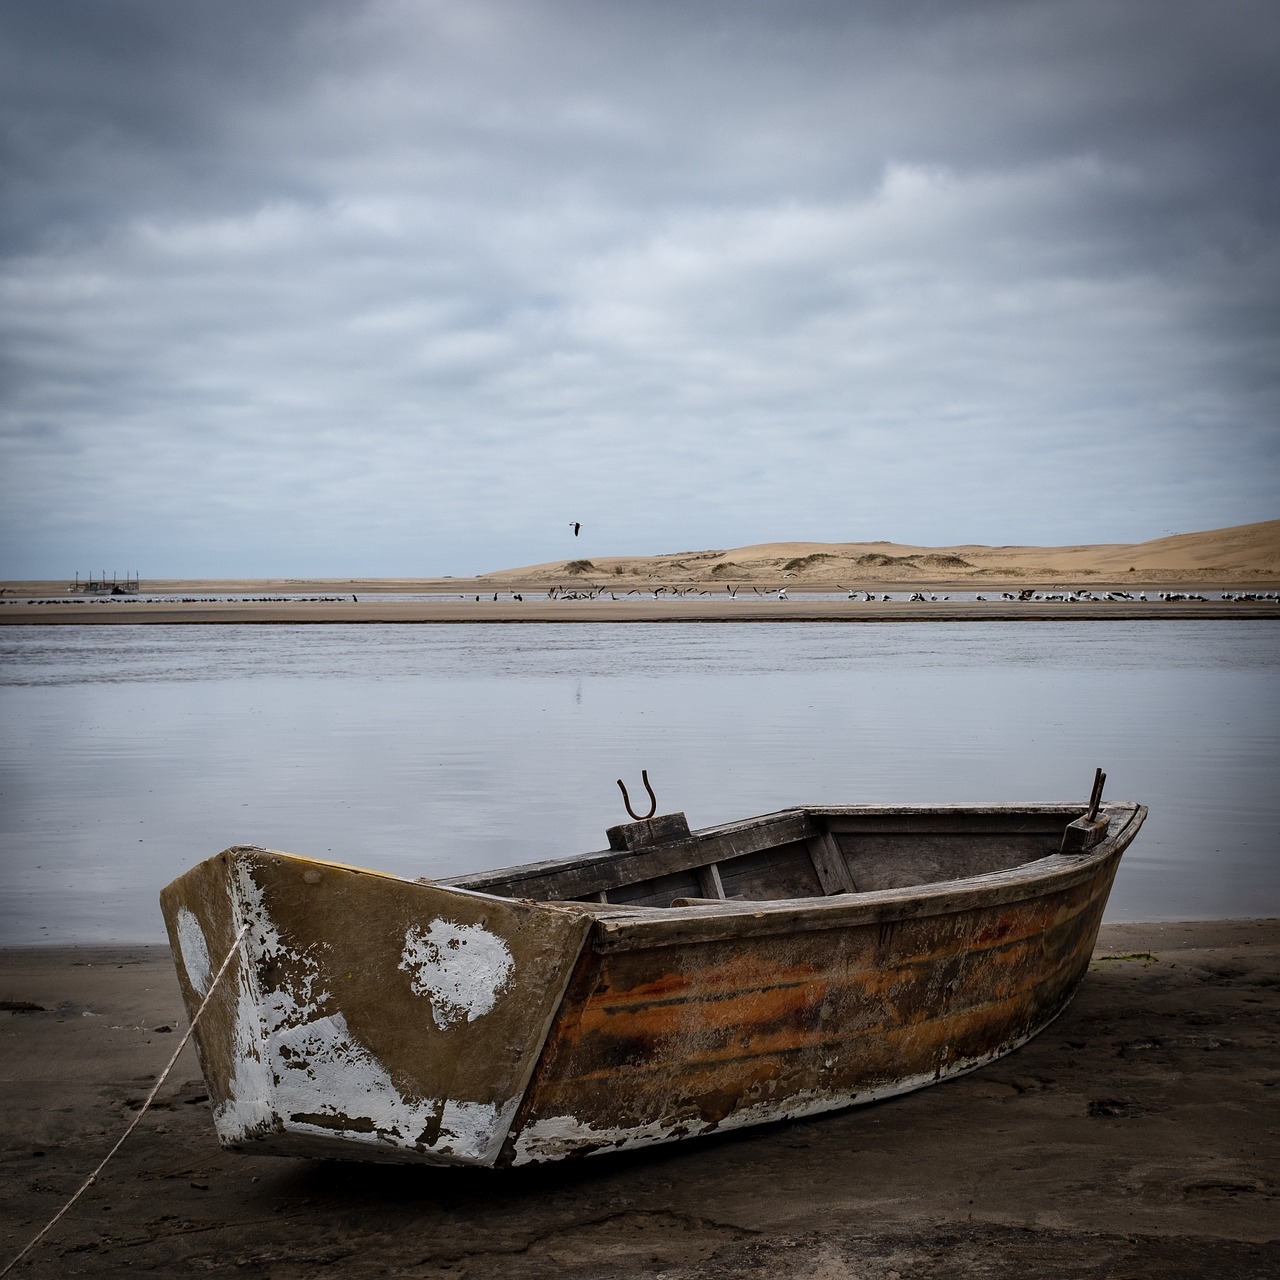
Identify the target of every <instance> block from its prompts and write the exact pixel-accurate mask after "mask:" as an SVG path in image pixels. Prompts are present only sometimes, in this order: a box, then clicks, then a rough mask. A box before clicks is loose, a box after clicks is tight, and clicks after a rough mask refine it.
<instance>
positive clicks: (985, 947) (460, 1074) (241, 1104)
mask: <svg viewBox="0 0 1280 1280" xmlns="http://www.w3.org/2000/svg"><path fill="white" fill-rule="evenodd" d="M1078 813H1079V809H1078V808H1073V807H1072V806H1040V807H1039V808H1038V809H1034V810H1018V809H1015V808H1013V807H1000V806H995V807H991V808H989V809H986V810H982V811H973V810H970V811H962V810H960V809H958V808H956V807H941V806H938V807H926V808H923V809H920V810H917V811H915V812H914V813H912V812H911V811H908V810H903V809H893V810H890V809H887V808H886V809H869V808H858V809H854V808H848V809H827V810H822V811H818V810H813V811H795V812H793V813H789V814H783V815H767V816H766V817H765V818H763V819H759V820H757V824H756V825H755V826H753V825H752V824H730V826H729V827H726V828H718V829H708V831H706V832H702V833H693V834H692V835H690V837H689V839H687V840H683V841H680V842H676V843H675V844H672V845H670V846H667V847H664V848H662V849H659V850H656V851H654V853H653V855H652V858H651V859H650V860H649V861H647V862H646V861H644V860H643V859H642V860H641V861H639V862H637V861H636V858H637V856H638V855H637V854H636V853H635V852H634V851H632V850H626V849H623V850H615V851H613V852H612V853H610V854H608V855H603V854H602V855H587V856H585V857H584V858H582V859H575V860H571V861H569V862H567V863H561V864H545V865H543V866H539V867H530V868H514V869H512V870H511V872H510V873H509V874H508V873H494V874H495V875H498V874H501V875H507V876H508V879H510V880H511V883H510V884H506V883H505V882H504V887H503V888H501V889H499V890H498V892H496V893H486V892H478V891H475V890H474V889H468V888H459V887H456V886H450V887H446V886H442V885H436V884H432V883H429V882H428V883H423V882H410V881H406V880H403V879H400V878H398V877H395V876H389V875H384V874H380V873H376V872H370V871H364V870H361V869H359V868H354V867H348V866H344V865H341V864H336V863H330V862H322V861H317V860H314V859H308V858H299V857H295V856H292V855H288V854H282V853H275V852H271V851H267V850H262V849H255V848H239V849H232V850H228V851H226V852H225V853H223V854H220V855H218V856H217V857H215V858H211V859H209V860H208V861H207V862H205V863H202V864H201V865H200V866H198V867H196V868H194V869H193V870H192V871H190V872H188V873H187V874H186V875H185V876H183V877H181V878H180V879H178V880H176V881H175V882H174V883H173V884H172V885H170V886H169V887H168V888H167V889H166V890H165V891H164V894H163V895H162V906H163V908H164V912H165V917H166V921H167V923H168V926H169V931H170V937H171V941H172V943H173V947H174V951H175V954H176V955H177V956H178V958H179V965H178V968H179V977H180V980H181V983H182V988H183V994H184V997H185V999H186V1001H187V1005H188V1008H189V1009H191V1010H194V1009H195V1008H196V1006H197V1005H198V1003H199V1001H200V999H201V997H202V996H203V994H204V993H205V991H206V990H207V989H208V985H209V981H210V976H211V974H212V972H213V971H214V970H215V969H216V967H217V964H218V962H219V961H220V960H221V958H222V956H223V955H224V954H225V953H226V952H227V951H228V950H229V949H230V948H231V946H232V943H233V941H234V939H235V937H236V934H237V932H238V931H239V930H240V929H241V927H242V926H244V925H247V926H248V933H247V936H246V938H245V940H244V942H243V944H242V946H241V949H240V953H239V958H238V959H237V961H236V962H235V965H234V967H233V969H232V970H231V971H230V972H229V974H228V976H227V978H226V979H224V982H223V985H222V986H221V988H220V989H219V990H218V991H217V992H216V993H215V996H214V999H213V1001H212V1003H211V1005H210V1008H209V1010H208V1011H207V1012H206V1014H205V1017H204V1019H203V1021H202V1023H201V1025H200V1027H199V1028H198V1031H197V1043H198V1047H199V1051H200V1055H201V1059H202V1063H203V1067H204V1071H205V1075H206V1079H207V1081H208V1085H209V1091H210V1095H211V1098H212V1099H213V1102H214V1111H215V1118H216V1123H217V1127H218V1132H219V1135H220V1137H221V1138H222V1140H223V1142H224V1143H227V1144H229V1145H247V1144H250V1143H252V1144H254V1145H255V1149H258V1150H271V1151H278V1152H280V1153H281V1154H300V1155H316V1156H327V1157H330V1158H346V1159H381V1160H407V1161H424V1162H428V1163H455V1164H476V1165H507V1164H512V1163H516V1164H519V1163H525V1162H529V1161H538V1160H551V1159H559V1158H563V1157H565V1156H571V1155H584V1154H590V1153H592V1152H595V1151H603V1150H613V1149H619V1148H625V1147H630V1146H638V1145H647V1144H650V1143H655V1142H665V1141H671V1140H674V1139H677V1138H681V1137H685V1136H692V1135H694V1134H697V1133H701V1132H708V1131H712V1130H715V1129H717V1128H729V1127H737V1126H741V1125H746V1124H753V1123H758V1122H762V1121H767V1120H774V1119H780V1118H783V1117H787V1116H798V1115H806V1114H812V1113H814V1112H818V1111H824V1110H830V1109H834V1108H838V1107H844V1106H849V1105H851V1104H856V1103H861V1102H867V1101H871V1100H872V1099H874V1098H878V1097H885V1096H888V1095H890V1094H894V1093H901V1092H905V1091H907V1090H909V1089H914V1088H918V1087H920V1086H921V1085H924V1084H927V1083H930V1082H932V1081H935V1080H939V1079H943V1078H945V1077H947V1076H949V1075H953V1074H957V1073H959V1072H962V1071H966V1070H970V1069H972V1068H973V1067H976V1066H979V1065H981V1064H982V1063H984V1062H987V1061H989V1060H991V1059H992V1058H995V1057H998V1056H1000V1055H1001V1054H1003V1053H1006V1052H1008V1051H1009V1050H1011V1049H1013V1048H1015V1047H1016V1046H1017V1045H1018V1044H1020V1043H1022V1042H1023V1041H1024V1040H1026V1039H1027V1038H1028V1037H1029V1036H1031V1035H1033V1034H1035V1032H1036V1031H1038V1030H1039V1029H1040V1028H1041V1027H1043V1026H1044V1025H1046V1024H1047V1023H1048V1022H1049V1021H1051V1020H1052V1019H1053V1018H1054V1017H1055V1016H1056V1015H1057V1014H1058V1013H1059V1012H1060V1011H1061V1009H1062V1008H1063V1007H1064V1006H1065V1004H1066V1002H1067V1001H1068V1000H1069V998H1070V996H1071V993H1072V992H1073V991H1074V989H1075V987H1076V985H1077V984H1078V982H1079V980H1080V978H1081V977H1082V975H1083V973H1084V972H1085V969H1086V967H1087V965H1088V960H1089V955H1090V952H1091V950H1092V947H1093V943H1094V939H1095V936H1096V933H1097V929H1098V925H1099V923H1100V920H1101V916H1102V911H1103V908H1104V906H1105V904H1106V899H1107V894H1108V891H1109V889H1110V885H1111V881H1112V878H1113V876H1114V874H1115V870H1116V867H1117V865H1118V862H1119V859H1120V856H1121V854H1122V852H1123V851H1124V849H1125V848H1126V847H1127V846H1128V844H1129V843H1130V842H1131V841H1132V839H1133V837H1134V835H1135V834H1136V832H1137V830H1138V827H1139V826H1140V825H1141V823H1142V820H1143V818H1144V817H1145V813H1146V811H1145V809H1143V808H1142V807H1141V806H1137V805H1109V806H1107V808H1106V818H1105V822H1106V824H1107V825H1106V829H1105V835H1103V833H1102V831H1101V830H1100V831H1099V833H1098V834H1099V836H1101V838H1100V839H1098V840H1096V842H1095V843H1094V844H1093V845H1092V847H1090V848H1087V849H1085V850H1083V851H1081V852H1073V853H1052V852H1048V850H1050V849H1052V848H1055V847H1056V845H1055V844H1054V843H1053V842H1052V841H1053V839H1055V838H1056V839H1060V838H1061V831H1062V828H1063V826H1064V825H1065V823H1066V822H1067V821H1068V820H1069V819H1070V817H1071V816H1072V815H1073V814H1078ZM965 824H968V826H967V827H966V825H965ZM913 825H914V826H915V827H917V828H919V830H918V831H917V832H916V833H915V834H914V835H912V834H911V833H910V828H911V827H912V826H913ZM1101 825H1102V824H1099V826H1100V827H1101ZM762 832H765V833H772V834H771V835H767V836H766V835H762V834H761V833H762ZM815 833H817V834H815ZM1055 833H1056V834H1055ZM1088 838H1089V839H1094V837H1093V836H1092V835H1090V836H1089V837H1088ZM908 839H909V841H910V843H909V844H908V843H907V841H908ZM1046 841H1048V842H1049V843H1046ZM1028 842H1030V844H1028ZM1028 850H1030V853H1029V852H1028ZM1028 857H1029V858H1030V860H1029V861H1028V860H1027V859H1028ZM707 858H714V859H718V860H719V861H710V862H707V865H701V864H700V863H699V859H704V860H705V859H707ZM810 859H812V861H809V860H810ZM912 859H915V869H914V870H911V869H910V867H909V866H908V864H909V863H910V862H911V860H912ZM804 865H809V866H810V871H809V873H808V874H809V875H810V876H813V877H816V879H815V881H814V885H813V891H814V892H815V893H816V894H818V895H820V896H813V897H807V898H788V899H784V900H773V901H743V900H733V899H729V900H723V901H718V902H715V903H713V904H711V905H705V906H688V907H669V906H666V905H657V904H658V903H659V902H660V901H661V902H663V903H665V902H669V901H671V896H670V890H671V889H673V888H676V889H679V886H681V885H683V884H684V883H685V881H686V880H687V881H688V882H689V883H690V884H694V885H697V884H700V883H702V884H706V883H714V885H715V886H716V887H717V888H718V889H719V890H720V891H721V892H723V891H724V890H725V887H726V885H727V886H728V887H729V888H730V889H732V888H733V886H735V885H750V884H751V883H757V884H758V885H760V886H761V887H763V886H764V884H765V881H764V880H763V879H758V880H754V881H753V879H752V878H753V877H756V878H758V877H765V876H768V875H774V874H775V873H777V872H778V870H779V869H782V870H784V871H785V870H786V868H787V867H791V870H790V871H787V872H786V875H784V876H783V878H782V881H781V883H783V884H784V885H785V884H786V883H790V881H788V880H787V876H792V875H795V874H798V872H797V871H796V868H797V867H799V868H801V869H802V868H803V866H804ZM716 867H719V868H720V869H721V870H723V873H724V874H723V879H722V877H721V873H720V870H716ZM950 867H954V868H955V869H956V870H957V871H958V872H959V873H960V877H961V878H944V873H945V870H946V869H948V868H950ZM681 868H685V869H681ZM823 868H825V870H824V869H823ZM904 868H907V869H906V870H904ZM993 868H995V869H993ZM637 870H638V871H641V872H643V871H651V872H653V873H654V874H653V875H652V876H650V877H649V878H648V879H644V878H642V879H640V880H636V879H634V878H632V879H630V880H628V879H627V877H628V876H634V873H636V872H637ZM904 875H905V876H907V877H908V879H910V878H911V877H916V882H915V883H911V884H902V883H900V881H901V878H902V877H903V876H904ZM831 877H836V878H837V879H840V878H843V879H845V880H847V882H848V884H849V885H851V886H852V887H853V888H854V889H855V890H857V891H845V892H836V893H830V896H826V895H822V887H821V886H820V885H819V884H818V881H820V880H824V879H829V878H831ZM921 879H923V881H924V883H920V882H919V881H920V880H921ZM517 885H519V886H522V887H524V888H528V889H532V888H534V887H535V886H537V888H538V893H537V894H535V895H533V896H540V897H542V898H544V899H546V898H547V897H548V895H550V894H552V893H553V891H554V892H556V893H559V892H563V891H564V890H565V889H566V888H570V889H573V890H574V891H577V890H582V892H583V893H584V894H585V895H588V896H589V897H591V896H594V895H595V894H597V893H599V895H600V896H607V895H610V894H617V893H626V894H630V895H631V905H619V904H617V903H610V902H599V901H594V900H587V901H576V902H556V901H547V900H543V901H533V900H531V898H530V897H522V896H519V894H520V889H519V888H517V887H516V886H517ZM679 891H680V892H684V890H683V889H680V890H679ZM500 894H504V895H508V896H499V895H500ZM664 895H665V896H664ZM762 896H764V897H769V896H772V897H774V898H778V896H779V895H778V894H777V893H776V892H775V893H773V894H772V895H770V894H767V893H765V894H762Z"/></svg>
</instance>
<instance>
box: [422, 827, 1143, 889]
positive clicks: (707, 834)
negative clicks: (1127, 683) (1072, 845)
mask: <svg viewBox="0 0 1280 1280" xmlns="http://www.w3.org/2000/svg"><path fill="white" fill-rule="evenodd" d="M1132 804H1133V802H1132V801H1128V802H1120V801H1116V802H1112V803H1108V804H1104V805H1102V806H1101V808H1102V811H1103V812H1106V811H1107V810H1110V809H1119V808H1124V807H1125V806H1126V805H1130V806H1131V805H1132ZM1087 808H1088V805H1087V803H1080V802H1076V803H1062V802H1052V803H1046V802H1033V803H1028V804H918V805H905V804H904V805H899V804H868V805H791V806H789V807H787V808H785V809H776V810H773V811H772V812H770V813H762V814H758V815H756V816H755V817H751V818H737V819H734V820H733V821H730V822H722V823H717V824H716V825H714V826H710V827H699V828H697V829H696V830H694V831H692V832H690V834H689V835H688V836H685V837H683V838H681V839H679V840H670V841H664V842H663V843H662V844H657V845H645V846H642V847H639V848H635V849H597V850H592V851H591V852H589V853H582V854H576V855H570V856H569V857H560V858H548V859H544V860H542V861H539V862H528V863H519V864H516V865H515V866H509V867H494V868H492V869H489V870H485V871H472V872H464V873H463V874H462V875H457V876H445V877H441V878H439V879H433V880H432V883H434V884H437V885H439V886H440V887H441V888H447V889H466V890H469V891H471V892H477V893H485V892H492V890H489V889H486V887H485V886H486V885H494V884H503V885H506V886H508V889H509V892H506V893H498V894H495V896H496V897H520V896H522V895H521V893H520V892H519V890H520V886H521V883H522V882H523V883H525V884H526V886H529V885H531V884H532V883H536V882H537V881H540V880H545V879H547V878H549V877H551V876H555V875H561V874H564V873H565V872H568V871H592V870H600V871H604V870H606V869H610V868H616V867H618V866H620V865H622V864H624V863H626V862H629V861H634V862H643V861H644V860H645V859H646V858H649V857H652V856H654V855H656V854H658V853H661V854H663V855H665V856H666V857H671V856H672V855H677V854H679V853H681V852H687V853H691V854H696V853H697V852H699V849H698V846H699V845H703V844H709V843H711V842H713V841H715V840H720V839H724V838H726V837H732V836H735V835H739V834H743V835H745V834H748V833H756V832H758V831H760V830H761V829H763V828H767V827H769V826H782V825H784V824H786V823H789V822H790V823H797V822H803V823H806V824H812V821H813V819H814V818H815V817H816V818H832V817H837V818H838V817H885V818H893V817H903V818H916V817H930V816H936V817H950V816H965V817H975V818H982V817H987V816H990V817H1012V816H1015V815H1019V814H1026V815H1027V816H1042V817H1059V818H1064V819H1066V820H1067V821H1068V822H1069V821H1071V820H1072V818H1073V817H1078V816H1079V815H1080V814H1082V813H1083V812H1084V811H1085V810H1086V809H1087ZM1064 825H1065V823H1064ZM820 834H821V832H819V831H817V830H809V831H805V832H802V833H798V834H797V835H795V836H794V837H793V838H794V839H811V838H813V837H814V836H817V835H820ZM778 843H780V844H781V843H787V841H785V840H781V841H779V842H778ZM766 847H768V846H766ZM741 852H742V853H747V852H751V850H742V851H741ZM734 856H737V855H736V854H735V855H734ZM710 860H711V861H716V860H722V859H710ZM699 865H703V864H701V863H698V862H697V860H696V859H693V860H691V861H690V862H689V863H688V866H690V867H693V866H699ZM639 878H645V877H639ZM622 883H624V884H625V883H630V881H627V880H623V881H622ZM535 901H575V899H535ZM664 909H669V908H664Z"/></svg>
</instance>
